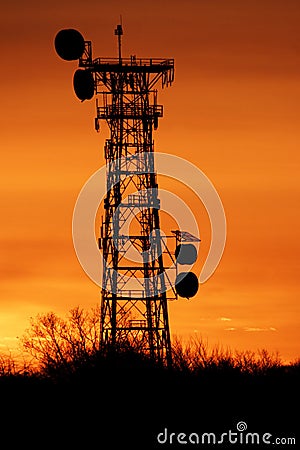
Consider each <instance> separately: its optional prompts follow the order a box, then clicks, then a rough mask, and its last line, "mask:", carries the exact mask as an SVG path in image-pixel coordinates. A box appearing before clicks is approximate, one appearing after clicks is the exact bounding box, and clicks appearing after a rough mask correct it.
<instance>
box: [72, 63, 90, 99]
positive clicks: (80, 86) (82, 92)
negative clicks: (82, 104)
mask: <svg viewBox="0 0 300 450" xmlns="http://www.w3.org/2000/svg"><path fill="white" fill-rule="evenodd" d="M73 86H74V91H75V94H76V95H77V97H78V98H79V100H81V101H84V100H91V98H92V97H93V95H94V90H95V84H94V78H93V74H92V72H90V71H89V70H84V69H78V70H76V72H75V73H74V78H73Z"/></svg>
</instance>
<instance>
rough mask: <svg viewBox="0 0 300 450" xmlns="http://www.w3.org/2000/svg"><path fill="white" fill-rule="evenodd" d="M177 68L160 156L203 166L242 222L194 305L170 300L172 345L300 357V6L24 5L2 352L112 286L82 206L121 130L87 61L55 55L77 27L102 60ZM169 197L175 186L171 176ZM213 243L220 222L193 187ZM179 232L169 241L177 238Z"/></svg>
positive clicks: (4, 45) (270, 0)
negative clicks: (83, 255) (85, 265)
mask: <svg viewBox="0 0 300 450" xmlns="http://www.w3.org/2000/svg"><path fill="white" fill-rule="evenodd" d="M120 14H122V18H123V28H124V39H123V56H130V55H131V54H135V55H137V56H138V57H173V58H175V68H176V70H175V82H174V84H173V86H172V87H171V88H168V89H166V90H164V91H162V92H160V93H159V103H162V104H163V105H164V118H163V119H161V121H160V124H159V129H158V131H157V132H155V135H154V139H155V148H156V150H159V151H163V152H168V153H171V154H173V155H178V156H181V157H183V158H186V159H187V160H189V161H191V162H193V163H194V164H195V165H197V166H198V167H199V168H200V169H201V170H202V171H203V172H204V173H205V174H206V175H207V176H208V177H209V178H210V180H211V181H212V182H213V183H214V185H215V187H216V189H217V190H218V193H219V195H220V197H221V199H222V202H223V205H224V208H225V212H226V218H227V225H228V236H227V243H226V248H225V252H224V256H223V258H222V261H221V263H220V266H219V267H218V269H217V271H216V272H215V274H214V275H213V276H212V278H211V279H210V280H209V281H207V283H205V284H203V285H201V287H200V290H199V292H198V294H197V296H196V297H195V298H193V299H191V300H190V301H188V300H185V299H180V300H178V301H177V302H173V303H170V305H169V314H170V323H171V331H172V334H173V335H174V334H176V335H179V336H182V337H185V338H187V337H188V336H195V335H201V336H202V337H203V338H205V339H207V340H208V343H209V344H211V345H214V344H221V345H223V346H224V347H227V346H229V347H230V348H232V349H239V350H243V349H252V350H257V349H259V348H267V349H268V350H270V351H277V350H278V351H279V353H280V355H281V356H282V358H283V359H284V360H287V361H290V360H293V359H295V358H296V357H298V356H300V351H299V336H300V328H299V229H300V214H299V190H300V181H299V161H300V159H299V143H300V127H299V118H300V110H299V108H300V106H299V105H300V82H299V81H300V80H299V75H300V70H299V69H300V33H299V23H300V2H299V1H298V0H243V1H241V0H226V1H224V0H213V1H212V0H186V1H183V0H172V1H169V0H159V1H158V0H151V1H149V2H146V1H145V2H144V1H141V0H125V1H121V0H110V1H102V0H97V1H96V0H95V1H93V0H85V1H79V0H72V1H70V0H60V1H58V0H53V1H50V0H45V1H43V2H41V1H39V2H37V1H36V0H28V1H26V2H24V1H21V0H11V1H9V2H8V1H7V2H2V4H1V14H0V22H1V26H0V33H1V39H0V42H1V49H2V51H1V55H2V56H1V61H2V64H1V65H2V69H1V72H0V78H1V82H0V89H1V103H0V104H1V111H0V116H1V120H0V128H1V179H0V183H1V192H0V206H1V222H0V248H1V253H0V269H1V284H0V292H1V294H0V350H1V349H2V351H7V350H8V349H10V348H15V347H16V345H17V344H18V339H17V336H21V335H22V334H23V332H24V330H25V328H26V327H28V324H29V322H28V319H29V317H31V316H35V315H36V314H38V313H45V312H48V311H55V312H57V313H58V314H60V315H65V314H66V313H67V311H68V310H69V309H70V308H72V307H74V306H76V305H80V306H82V307H85V308H89V307H92V306H96V305H97V304H98V302H99V300H100V294H99V288H98V287H97V286H96V285H94V284H93V283H92V282H91V281H90V280H89V278H88V277H87V276H86V275H85V273H84V272H83V270H82V268H81V266H80V265H79V263H78V261H77V258H76V255H75V251H74V249H73V244H72V234H71V221H72V214H73V208H74V205H75V201H76V198H77V196H78V194H79V192H80V190H81V188H82V186H83V185H84V183H85V182H86V180H87V179H88V178H89V177H90V176H91V175H92V174H93V173H94V172H95V171H96V170H97V169H98V168H99V167H101V166H102V165H103V164H104V158H103V145H104V141H105V139H106V138H107V137H108V131H107V128H106V126H104V124H103V126H102V130H103V131H101V133H100V134H97V133H96V132H95V131H94V128H93V127H94V125H93V124H94V117H95V101H94V100H91V101H88V102H84V103H80V101H79V100H78V99H77V98H76V97H75V95H74V93H73V88H72V77H73V72H74V70H75V69H76V68H77V63H76V62H70V63H68V62H64V61H62V60H61V59H60V58H58V56H57V55H56V53H55V51H54V47H53V40H54V37H55V34H56V33H57V31H58V30H60V29H61V28H76V29H78V30H79V31H80V32H81V33H82V34H83V36H84V37H85V39H86V40H92V42H93V55H94V57H97V56H116V55H117V46H116V39H115V36H114V28H115V26H116V24H117V23H118V22H119V16H120ZM163 183H165V184H166V186H168V187H169V188H170V187H172V185H171V183H170V181H168V180H165V181H163V180H162V184H163ZM174 189H176V193H178V192H179V193H180V192H181V194H182V198H183V199H185V200H186V202H187V203H189V206H190V207H191V209H193V208H194V212H195V216H196V217H197V220H198V225H199V228H200V233H201V238H202V243H201V246H202V250H201V251H202V253H201V257H200V262H199V264H200V263H201V261H203V260H204V259H205V254H206V253H207V249H208V247H209V239H210V233H209V223H208V219H207V217H206V214H205V212H204V209H203V208H201V205H198V204H197V200H196V199H195V198H194V197H193V195H192V194H191V193H189V192H188V190H187V189H185V188H183V187H182V186H177V187H176V186H175V185H174ZM165 231H166V232H168V230H165Z"/></svg>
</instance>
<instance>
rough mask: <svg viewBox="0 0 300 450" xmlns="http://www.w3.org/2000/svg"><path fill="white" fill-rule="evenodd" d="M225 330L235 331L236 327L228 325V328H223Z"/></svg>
mask: <svg viewBox="0 0 300 450" xmlns="http://www.w3.org/2000/svg"><path fill="white" fill-rule="evenodd" d="M224 330H225V331H235V330H236V328H234V327H229V328H224Z"/></svg>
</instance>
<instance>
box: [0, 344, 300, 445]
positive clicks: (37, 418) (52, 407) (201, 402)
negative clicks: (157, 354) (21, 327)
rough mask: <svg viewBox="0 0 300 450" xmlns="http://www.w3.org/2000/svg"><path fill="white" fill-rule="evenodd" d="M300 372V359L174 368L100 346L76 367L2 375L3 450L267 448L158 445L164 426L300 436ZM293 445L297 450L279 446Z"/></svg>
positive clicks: (180, 429)
mask: <svg viewBox="0 0 300 450" xmlns="http://www.w3.org/2000/svg"><path fill="white" fill-rule="evenodd" d="M179 366H180V367H179ZM299 372H300V366H299V364H294V365H289V366H283V365H278V364H274V365H273V366H272V364H269V365H266V366H265V367H264V366H262V365H261V366H260V367H256V369H253V370H250V369H249V368H248V369H247V370H241V368H239V367H234V364H232V363H231V364H230V363H229V362H228V361H227V363H226V362H225V361H223V362H222V361H221V360H220V361H218V362H217V363H213V364H210V365H207V367H198V368H197V369H195V367H194V368H187V367H184V364H182V361H181V364H178V361H177V367H176V363H175V367H174V368H172V369H166V368H163V367H160V366H158V365H157V364H155V363H152V362H151V361H149V359H148V358H147V357H145V355H143V354H139V353H137V352H136V351H134V350H128V349H127V350H124V351H120V352H117V353H109V354H107V355H103V354H102V355H101V354H99V353H97V352H94V354H91V355H90V356H89V358H86V359H85V360H82V361H81V362H80V361H77V362H76V367H74V366H72V364H71V363H70V366H69V367H68V365H61V366H59V365H58V366H57V367H55V368H52V369H51V373H48V374H45V373H35V374H33V373H30V374H19V375H18V374H14V375H13V374H11V375H5V374H3V375H2V376H1V378H0V393H1V429H2V439H3V441H4V442H6V446H4V447H3V448H16V449H17V448H26V449H27V448H28V449H29V448H40V449H43V448H49V449H50V448H53V449H54V448H55V449H74V448H75V449H77V448H83V449H90V448H91V449H94V448H97V449H141V450H142V449H152V448H153V449H154V448H161V449H163V448H241V447H242V448H256V447H257V448H261V447H265V446H266V445H268V444H263V443H261V444H260V445H259V446H256V445H254V444H252V445H250V444H248V445H244V446H241V445H237V444H232V443H231V444H230V443H228V442H227V444H225V443H223V444H222V445H221V444H215V445H212V444H208V443H207V442H206V443H204V444H201V443H199V444H198V445H196V444H180V443H178V442H176V440H175V442H174V443H173V444H171V445H170V444H169V445H167V443H166V444H163V443H162V444H159V443H158V442H157V435H158V434H159V433H162V432H163V433H164V430H165V429H167V430H168V436H169V434H170V433H172V432H173V433H176V434H178V433H180V432H181V433H185V434H187V435H189V434H190V433H198V434H202V433H210V432H211V433H215V434H216V435H217V437H218V438H219V437H220V436H219V435H218V433H219V434H221V433H223V432H228V431H229V430H230V429H231V430H232V432H236V431H237V430H236V424H237V423H238V422H240V421H244V422H246V424H247V432H253V433H254V432H255V433H261V434H264V433H270V434H271V435H272V437H271V438H269V440H270V441H272V439H273V440H274V439H275V438H276V437H277V438H278V437H285V438H287V437H295V438H296V439H297V436H296V432H297V430H298V429H299V417H298V409H299ZM175 438H176V436H175V437H174V436H173V437H172V440H173V441H174V439H175ZM169 439H170V438H169V437H168V442H169ZM181 439H184V438H183V437H182V436H181ZM194 439H195V437H194ZM211 439H212V437H211ZM232 439H233V438H232ZM161 440H164V436H161ZM269 447H270V445H269ZM273 447H275V445H273V446H271V448H273ZM286 447H289V448H296V446H295V445H283V446H280V445H276V448H286Z"/></svg>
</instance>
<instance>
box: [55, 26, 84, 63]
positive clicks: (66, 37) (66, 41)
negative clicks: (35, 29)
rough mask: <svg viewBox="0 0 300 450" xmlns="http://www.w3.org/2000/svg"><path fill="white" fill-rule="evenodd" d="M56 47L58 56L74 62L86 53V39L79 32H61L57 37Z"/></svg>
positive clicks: (71, 30)
mask: <svg viewBox="0 0 300 450" xmlns="http://www.w3.org/2000/svg"><path fill="white" fill-rule="evenodd" d="M54 46H55V50H56V52H57V54H58V56H60V57H61V58H62V59H65V60H66V61H73V60H75V59H79V58H80V57H81V56H82V54H83V52H84V38H83V36H82V35H81V34H80V33H79V31H77V30H73V29H68V30H60V31H59V32H58V33H57V35H56V36H55V41H54Z"/></svg>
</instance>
